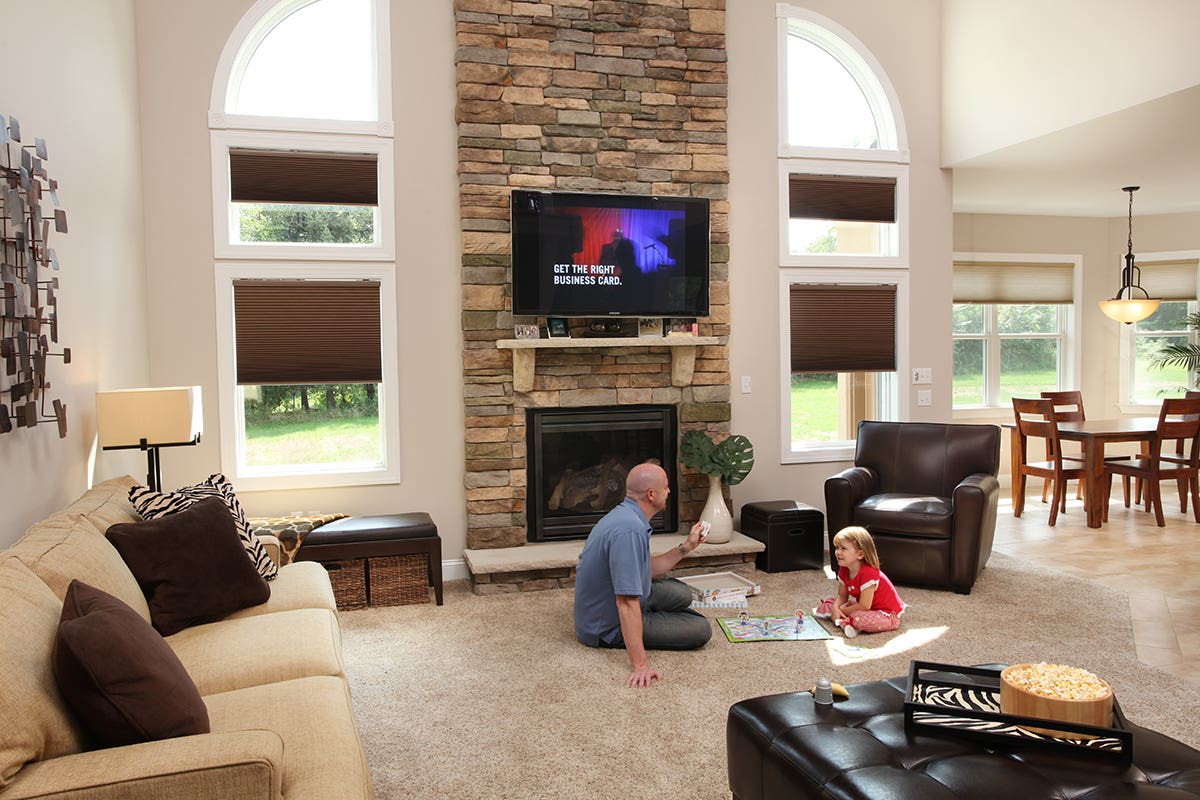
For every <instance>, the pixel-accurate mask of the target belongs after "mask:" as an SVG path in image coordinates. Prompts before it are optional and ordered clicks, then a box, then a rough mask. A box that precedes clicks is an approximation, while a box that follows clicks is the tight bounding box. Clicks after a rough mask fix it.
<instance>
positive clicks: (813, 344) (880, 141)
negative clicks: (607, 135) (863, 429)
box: [777, 4, 908, 462]
mask: <svg viewBox="0 0 1200 800" xmlns="http://www.w3.org/2000/svg"><path fill="white" fill-rule="evenodd" d="M777 13H778V35H779V40H778V57H779V75H780V82H779V83H780V96H779V215H780V217H779V219H780V226H779V230H780V252H779V265H780V267H782V268H784V269H783V270H782V271H781V273H780V335H781V348H780V349H781V353H782V356H781V365H780V367H781V372H782V378H783V380H782V381H781V386H782V387H783V391H782V395H783V397H782V408H783V419H782V420H781V423H782V425H781V431H782V442H781V444H782V451H783V461H784V462H802V461H836V460H844V459H845V458H847V457H849V455H850V454H852V453H853V445H854V443H853V439H854V436H855V431H856V430H857V425H858V422H859V420H862V419H885V420H886V419H904V418H906V417H907V416H908V408H907V405H908V402H907V400H908V398H907V397H906V396H905V395H906V393H901V392H900V391H899V386H900V381H899V380H898V379H897V376H898V375H902V374H905V371H906V369H907V363H906V359H907V350H908V348H907V346H906V342H907V336H908V245H907V242H908V231H907V219H908V213H907V206H908V152H907V140H906V138H905V133H904V125H903V116H902V114H901V112H900V105H899V102H898V100H897V97H896V94H895V91H894V90H893V89H892V87H891V85H890V83H889V82H888V80H887V76H886V74H885V73H884V72H883V69H882V67H880V66H879V64H878V62H877V61H876V60H875V58H874V57H873V56H872V55H871V53H870V52H869V51H868V50H867V49H866V47H865V46H863V44H862V43H861V42H859V41H858V40H857V39H855V38H854V36H853V35H851V34H850V33H849V31H846V30H845V29H844V28H842V27H841V26H839V25H837V23H835V22H833V21H832V20H829V19H826V18H825V17H822V16H820V15H818V14H814V13H813V12H811V11H809V10H807V9H803V8H797V7H794V6H788V5H784V4H780V5H779V6H778V12H777ZM801 267H803V268H805V269H799V268H801ZM880 268H886V269H880ZM814 303H815V304H816V305H814ZM838 304H840V305H838ZM872 304H874V305H872ZM817 308H820V309H822V311H823V312H826V313H823V314H818V313H815V311H814V309H817ZM860 316H869V317H870V320H869V321H870V322H871V323H872V324H873V325H876V326H879V325H882V326H883V327H882V328H879V329H878V330H874V329H872V328H871V327H870V326H867V325H863V324H856V325H852V326H850V328H849V330H848V331H842V330H841V329H840V328H838V323H839V322H840V321H842V320H845V319H855V320H857V321H858V322H860V323H861V322H863V320H862V319H860ZM885 334H886V335H885ZM829 337H836V338H838V339H839V340H845V341H842V342H841V343H842V345H843V346H844V350H842V352H841V353H840V354H839V355H838V357H837V358H834V359H828V358H822V359H814V358H812V356H814V355H816V354H821V355H827V353H826V352H825V351H826V350H828V349H829V348H828V347H827V343H828V340H829ZM856 337H857V338H856ZM860 338H861V339H862V341H860ZM867 340H870V341H869V342H868V341H867ZM862 344H870V345H871V347H865V348H864V347H862V346H860V345H862ZM880 345H886V346H885V347H883V350H882V351H881V353H875V351H874V350H873V349H872V347H875V346H880ZM880 355H885V356H888V357H887V358H884V359H882V360H881V359H880Z"/></svg>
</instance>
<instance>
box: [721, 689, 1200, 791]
mask: <svg viewBox="0 0 1200 800" xmlns="http://www.w3.org/2000/svg"><path fill="white" fill-rule="evenodd" d="M907 683H908V678H907V677H906V676H901V677H898V678H890V679H888V680H886V681H875V682H871V683H859V684H854V685H853V686H849V687H847V688H848V689H849V690H850V699H849V700H841V701H838V702H837V703H835V704H834V705H832V706H821V705H817V704H816V703H814V702H813V699H812V695H810V694H808V693H807V692H803V693H800V692H796V693H792V694H777V695H771V696H767V697H756V698H753V699H750V700H743V701H742V702H740V703H736V704H734V705H733V706H732V707H731V708H730V709H729V718H728V722H727V724H726V741H727V747H728V759H729V788H730V790H731V791H732V792H733V796H734V798H735V800H766V799H767V798H771V800H776V799H777V798H778V799H779V800H782V799H783V798H787V799H788V800H794V798H808V797H812V798H845V799H846V800H849V799H850V798H863V799H864V800H885V798H886V800H893V799H896V800H898V799H899V798H914V799H916V798H919V799H920V800H939V798H971V799H972V800H991V798H996V799H997V800H999V799H1000V798H1003V799H1004V800H1012V799H1013V798H1019V800H1032V799H1033V798H1054V800H1077V799H1078V800H1110V799H1112V800H1115V798H1158V799H1161V800H1167V799H1168V798H1178V800H1184V799H1185V798H1193V797H1200V751H1197V750H1194V749H1192V748H1191V747H1188V746H1187V745H1185V744H1183V743H1182V742H1177V741H1175V740H1174V739H1171V738H1170V737H1167V736H1163V735H1162V734H1160V733H1155V732H1154V731H1152V730H1149V729H1147V728H1142V727H1139V726H1137V725H1133V724H1132V723H1130V725H1129V727H1130V729H1131V730H1132V731H1133V764H1132V765H1128V766H1126V765H1122V764H1120V763H1117V762H1114V761H1109V760H1105V759H1104V758H1102V757H1097V756H1095V755H1084V754H1079V755H1076V754H1071V753H1060V752H1058V751H1050V750H1043V749H1037V748H1030V747H1018V746H1013V747H1007V746H1006V747H1005V748H1003V749H999V748H996V749H993V748H990V747H989V746H987V745H984V744H982V743H980V742H976V741H972V740H970V739H959V738H956V737H954V736H951V735H938V736H927V735H924V734H917V735H910V734H908V733H907V732H906V731H905V729H904V693H905V689H906V686H907Z"/></svg>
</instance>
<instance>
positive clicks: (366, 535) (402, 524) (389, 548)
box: [296, 511, 442, 606]
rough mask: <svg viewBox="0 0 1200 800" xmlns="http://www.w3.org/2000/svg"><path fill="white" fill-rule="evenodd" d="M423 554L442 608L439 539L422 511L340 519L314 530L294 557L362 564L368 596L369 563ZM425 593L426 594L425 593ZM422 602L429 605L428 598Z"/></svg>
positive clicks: (430, 520) (434, 527) (431, 584)
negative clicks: (393, 557)
mask: <svg viewBox="0 0 1200 800" xmlns="http://www.w3.org/2000/svg"><path fill="white" fill-rule="evenodd" d="M421 553H423V554H424V555H425V557H426V559H427V564H428V567H427V571H428V576H429V585H430V586H432V587H433V594H434V599H435V600H436V601H437V604H438V605H439V606H440V605H441V604H442V539H441V537H440V536H438V532H437V526H436V525H434V524H433V519H431V518H430V516H429V515H428V514H426V513H425V512H423V511H417V512H411V513H407V514H382V515H379V516H371V517H343V518H342V519H339V520H334V521H333V522H330V523H327V524H325V525H322V526H321V527H319V528H315V529H314V530H313V531H312V532H311V533H309V534H308V536H306V537H305V539H304V543H303V544H302V545H301V546H300V549H299V551H297V553H296V560H297V561H320V562H333V561H339V562H341V561H353V560H359V559H365V560H366V576H365V580H366V584H367V594H368V596H369V594H370V561H371V559H377V558H385V557H391V556H405V555H414V554H421ZM425 591H428V590H427V589H426V590H425ZM423 602H426V603H427V602H429V596H428V594H426V595H425V599H424V601H423Z"/></svg>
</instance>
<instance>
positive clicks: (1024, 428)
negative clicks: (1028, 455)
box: [1012, 397, 1062, 465]
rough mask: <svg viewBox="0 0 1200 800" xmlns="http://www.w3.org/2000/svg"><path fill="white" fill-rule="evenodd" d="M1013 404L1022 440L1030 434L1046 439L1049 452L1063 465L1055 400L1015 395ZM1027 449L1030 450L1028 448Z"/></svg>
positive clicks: (1058, 463) (1056, 461) (1057, 462)
mask: <svg viewBox="0 0 1200 800" xmlns="http://www.w3.org/2000/svg"><path fill="white" fill-rule="evenodd" d="M1012 404H1013V416H1014V418H1015V420H1016V424H1017V433H1018V434H1019V435H1020V436H1021V438H1022V440H1024V439H1025V438H1026V437H1029V436H1035V437H1038V438H1041V439H1045V440H1046V441H1047V447H1048V449H1047V454H1048V455H1049V456H1050V457H1051V458H1053V459H1054V461H1055V464H1056V465H1061V463H1062V451H1061V450H1059V447H1058V415H1057V413H1056V412H1055V410H1054V401H1053V400H1050V399H1047V398H1039V397H1014V398H1013V399H1012ZM1025 451H1026V452H1028V448H1025Z"/></svg>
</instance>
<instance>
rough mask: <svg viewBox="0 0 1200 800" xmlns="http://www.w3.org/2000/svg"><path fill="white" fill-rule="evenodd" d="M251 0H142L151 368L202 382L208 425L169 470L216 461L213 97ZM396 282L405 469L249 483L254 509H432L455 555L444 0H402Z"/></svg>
mask: <svg viewBox="0 0 1200 800" xmlns="http://www.w3.org/2000/svg"><path fill="white" fill-rule="evenodd" d="M252 6H253V2H252V0H210V2H205V3H178V2H173V3H162V2H160V0H137V2H136V3H135V8H136V11H137V45H138V61H139V75H140V78H141V95H142V106H143V112H144V113H143V116H142V131H143V139H144V142H145V145H144V148H143V156H144V170H145V176H146V179H145V197H146V222H147V226H146V227H147V234H146V258H147V263H148V264H149V265H150V267H149V269H148V272H149V279H148V294H149V308H150V310H149V319H150V325H151V328H152V329H153V330H154V331H155V337H154V341H153V342H152V343H151V347H150V365H151V366H150V377H151V379H152V380H153V381H154V382H155V383H157V384H163V385H166V384H175V383H187V384H200V385H201V386H202V387H203V390H204V396H205V419H204V426H205V435H204V440H203V442H202V443H201V444H200V445H199V446H198V447H192V448H179V449H176V450H172V451H170V452H169V453H165V454H164V456H165V457H164V464H163V472H164V476H163V477H164V483H165V484H167V485H177V484H180V483H183V482H188V481H193V480H198V479H202V478H203V477H205V476H206V475H207V474H209V473H210V472H213V471H215V470H216V469H218V467H219V465H220V448H219V444H218V442H219V425H220V421H219V420H218V415H217V406H216V402H215V398H216V394H217V354H216V346H215V328H214V307H215V298H214V280H213V265H214V259H213V232H212V209H211V203H212V188H211V185H212V181H211V170H210V156H209V131H208V127H207V112H208V110H209V96H210V93H211V90H212V82H213V77H214V72H215V70H216V67H217V62H218V59H219V58H220V56H221V52H222V49H223V48H224V47H225V43H226V41H227V39H228V37H229V36H230V34H231V32H232V31H233V29H234V28H235V26H236V25H237V24H238V22H239V20H240V19H241V18H242V17H243V15H245V14H246V12H247V11H249V10H250V9H251V7H252ZM392 42H393V44H392V65H393V68H392V85H393V87H394V92H393V105H394V108H395V113H394V115H393V117H394V120H395V127H396V137H395V152H396V159H395V163H396V181H395V182H396V230H397V242H398V244H397V253H398V256H397V263H396V286H397V305H398V339H399V342H398V344H399V347H398V349H399V364H398V368H399V375H400V420H399V424H400V436H401V442H400V446H401V452H400V460H401V464H400V468H401V472H402V479H401V483H400V484H398V485H386V486H364V487H350V488H339V489H314V490H309V491H272V492H239V497H241V498H242V500H243V502H244V504H245V506H246V508H247V511H248V512H249V513H251V514H273V513H285V512H288V511H294V510H321V511H345V512H349V513H355V514H372V513H374V514H379V513H388V512H397V511H416V510H423V511H428V512H429V513H430V514H431V515H432V516H433V519H434V521H435V522H436V523H437V525H438V530H439V533H440V534H441V535H442V538H443V541H444V550H443V552H444V553H445V556H446V558H449V559H454V558H458V557H459V555H460V553H461V551H462V548H463V543H464V541H465V539H464V524H465V495H464V490H463V479H462V473H463V423H462V420H463V412H462V401H461V391H462V390H461V371H462V370H461V333H460V330H461V326H460V324H459V321H458V315H459V272H460V268H459V255H458V243H459V233H458V222H457V220H458V202H457V183H456V164H457V155H456V150H455V127H454V20H453V15H452V13H451V10H450V4H449V3H441V2H438V3H399V2H397V3H394V4H393V8H392Z"/></svg>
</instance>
